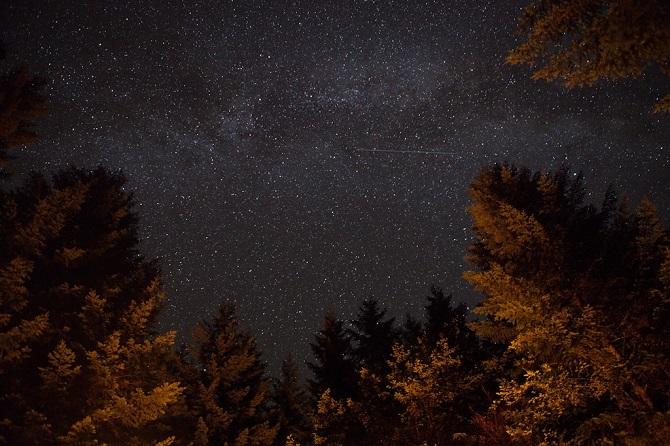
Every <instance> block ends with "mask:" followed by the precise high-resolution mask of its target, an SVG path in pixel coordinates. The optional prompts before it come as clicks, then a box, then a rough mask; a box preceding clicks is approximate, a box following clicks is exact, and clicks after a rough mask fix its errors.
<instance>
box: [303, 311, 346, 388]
mask: <svg viewBox="0 0 670 446" xmlns="http://www.w3.org/2000/svg"><path fill="white" fill-rule="evenodd" d="M310 346H311V348H312V352H313V353H314V357H315V360H316V361H315V362H314V363H308V364H307V366H308V367H309V368H310V370H311V371H312V374H313V379H310V380H308V383H309V389H310V393H311V394H312V397H313V398H314V400H315V401H318V400H319V399H320V397H321V394H322V393H323V392H325V391H326V389H330V392H331V395H332V397H333V398H335V399H344V398H347V397H351V396H352V395H355V393H356V369H355V366H354V362H353V360H352V347H351V341H350V340H349V337H348V336H347V334H346V332H345V330H344V326H343V322H342V321H341V320H339V319H337V318H336V317H335V315H333V314H332V313H328V314H326V317H325V318H324V322H323V328H322V329H321V330H320V331H319V333H318V334H317V335H316V339H315V342H314V343H312V344H310Z"/></svg>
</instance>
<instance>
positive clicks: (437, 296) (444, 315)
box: [424, 287, 481, 367]
mask: <svg viewBox="0 0 670 446" xmlns="http://www.w3.org/2000/svg"><path fill="white" fill-rule="evenodd" d="M453 299H454V298H453V296H452V295H451V294H449V295H448V296H445V295H444V292H443V291H442V290H441V289H440V288H437V287H431V295H430V296H428V305H426V307H425V312H426V324H425V325H426V326H425V330H424V331H425V335H424V336H425V342H427V344H428V345H430V346H434V345H436V344H437V342H438V341H439V340H440V339H446V340H447V342H448V343H449V345H450V346H452V347H453V348H454V349H455V351H456V354H457V355H459V356H460V357H461V360H462V361H464V365H467V366H470V367H473V366H474V364H475V363H476V362H477V361H478V360H479V359H480V355H481V352H480V349H479V339H478V338H477V335H476V334H475V333H474V331H472V330H471V329H470V328H469V327H468V326H467V323H468V320H467V318H468V308H467V307H466V306H465V304H463V303H460V304H458V305H454V303H453Z"/></svg>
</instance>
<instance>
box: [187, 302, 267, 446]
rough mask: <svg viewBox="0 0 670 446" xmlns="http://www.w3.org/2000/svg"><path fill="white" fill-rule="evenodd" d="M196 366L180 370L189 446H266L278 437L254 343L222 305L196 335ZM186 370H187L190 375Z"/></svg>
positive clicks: (229, 306)
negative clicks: (187, 423)
mask: <svg viewBox="0 0 670 446" xmlns="http://www.w3.org/2000/svg"><path fill="white" fill-rule="evenodd" d="M195 339H196V344H195V346H194V347H193V349H192V356H193V357H194V359H195V363H194V364H192V365H190V367H189V366H188V365H186V366H185V369H186V370H187V374H186V375H185V379H184V382H185V383H186V384H187V391H186V392H187V402H188V405H189V409H190V414H189V418H190V422H189V421H187V422H189V426H190V428H191V430H192V435H193V444H194V445H197V446H201V445H202V446H205V445H231V446H233V445H235V446H269V445H272V444H273V441H274V440H275V436H276V434H277V429H278V428H277V426H274V425H271V424H270V422H269V416H268V403H269V397H270V387H269V385H270V383H269V380H268V379H267V378H266V377H265V366H264V364H263V363H262V362H261V358H260V352H259V351H258V349H257V347H256V341H255V339H254V338H253V337H252V336H251V335H248V334H246V333H244V332H243V331H241V330H240V329H239V326H238V321H237V318H236V316H235V309H234V307H233V306H232V305H230V304H223V305H221V307H220V308H219V311H218V313H217V315H216V316H215V317H214V319H213V320H212V321H211V322H207V321H204V322H202V323H200V324H199V325H198V327H197V328H196V330H195ZM189 369H190V371H189Z"/></svg>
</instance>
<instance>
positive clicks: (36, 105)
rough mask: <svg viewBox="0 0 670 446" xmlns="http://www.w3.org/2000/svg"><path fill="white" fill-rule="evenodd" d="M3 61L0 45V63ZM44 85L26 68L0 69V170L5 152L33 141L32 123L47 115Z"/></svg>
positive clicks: (6, 154)
mask: <svg viewBox="0 0 670 446" xmlns="http://www.w3.org/2000/svg"><path fill="white" fill-rule="evenodd" d="M4 58H5V54H4V51H3V49H2V44H1V43H0V64H1V63H2V62H3V60H4ZM43 86H44V82H43V81H42V80H41V79H39V78H38V77H36V76H34V75H32V74H31V73H30V72H29V71H28V69H27V68H26V67H19V68H17V69H13V70H10V69H1V68H0V167H2V166H3V165H4V163H5V162H6V161H7V159H8V157H9V155H8V153H7V150H8V149H12V148H14V147H17V146H21V145H24V144H30V143H32V142H34V141H35V139H36V134H35V132H34V131H33V126H34V124H35V121H36V120H37V119H39V118H40V117H42V116H44V115H45V113H46V98H45V97H44V95H43V94H42V88H43Z"/></svg>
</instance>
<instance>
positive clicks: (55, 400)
mask: <svg viewBox="0 0 670 446" xmlns="http://www.w3.org/2000/svg"><path fill="white" fill-rule="evenodd" d="M124 182H125V180H124V178H123V177H122V176H121V175H119V174H111V173H109V172H107V171H106V170H104V169H97V170H95V171H84V170H76V169H72V170H68V171H65V172H62V173H61V174H59V175H57V176H56V177H55V178H54V180H53V183H49V182H48V181H47V180H46V179H44V178H43V177H41V176H37V175H36V176H33V177H32V178H31V179H30V180H29V181H28V182H27V183H26V184H25V185H24V186H23V187H21V188H20V189H18V190H16V191H15V192H0V215H1V217H0V376H2V379H1V380H0V420H2V423H0V444H12V445H13V444H21V445H31V444H35V445H38V444H39V445H50V444H63V445H69V444H72V445H75V444H77V445H84V444H94V443H96V442H101V443H108V444H127V445H134V444H146V442H147V441H149V440H150V439H152V438H153V439H155V441H158V440H165V441H168V440H169V437H170V435H169V434H167V433H164V432H163V431H162V428H161V425H160V423H159V421H160V419H161V417H162V416H163V415H164V414H165V412H166V410H167V409H168V408H169V406H170V405H171V404H173V403H174V402H175V401H176V400H177V399H178V397H179V395H180V393H181V391H182V389H181V387H180V386H179V384H178V383H177V382H176V381H175V380H173V379H172V378H171V377H170V376H169V375H168V374H167V373H166V368H165V367H164V366H163V359H164V358H166V357H168V356H169V355H170V354H171V352H172V342H173V338H174V334H173V333H165V334H162V335H154V334H152V332H151V325H152V323H153V322H154V320H155V318H156V316H157V314H158V311H159V310H160V306H161V303H162V301H163V299H164V293H163V291H162V289H161V284H160V278H159V271H158V270H157V268H156V267H155V266H154V265H153V264H152V263H150V262H147V261H146V260H144V259H143V258H142V257H141V256H140V255H139V254H138V252H137V249H136V247H137V236H136V231H137V227H136V218H135V215H134V213H133V212H132V197H131V196H130V195H128V194H127V193H126V192H124V190H123V185H124ZM96 444H97V443H96ZM164 444H168V443H164Z"/></svg>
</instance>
